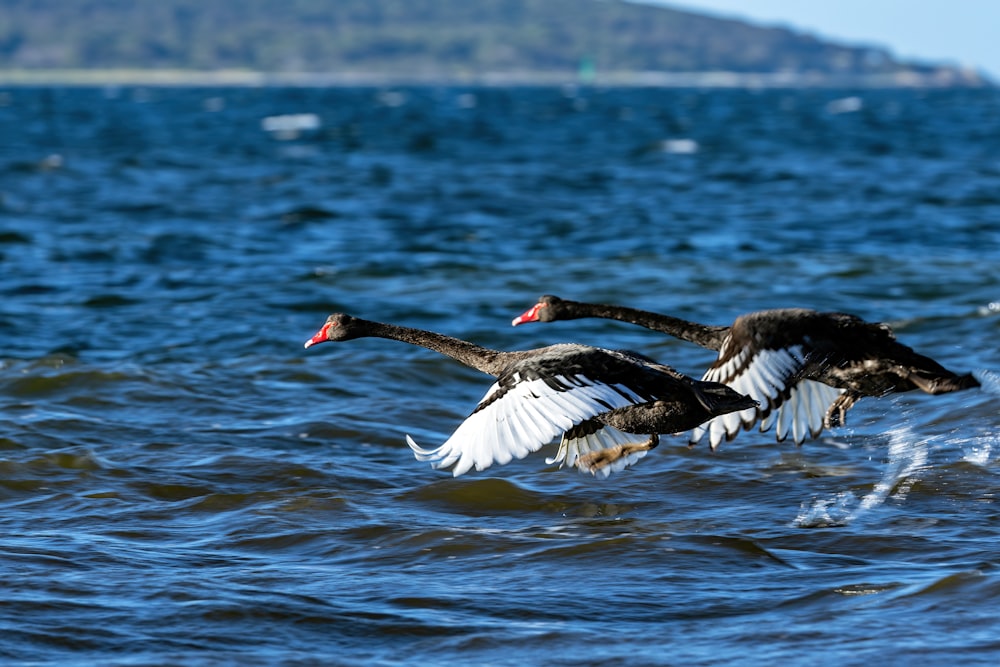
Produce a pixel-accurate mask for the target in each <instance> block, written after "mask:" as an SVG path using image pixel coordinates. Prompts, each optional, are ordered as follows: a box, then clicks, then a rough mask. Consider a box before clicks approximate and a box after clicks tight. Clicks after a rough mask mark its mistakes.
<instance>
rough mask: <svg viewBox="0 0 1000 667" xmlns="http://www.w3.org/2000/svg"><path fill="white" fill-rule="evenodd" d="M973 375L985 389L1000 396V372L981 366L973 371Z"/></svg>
mask: <svg viewBox="0 0 1000 667" xmlns="http://www.w3.org/2000/svg"><path fill="white" fill-rule="evenodd" d="M972 375H973V377H975V378H976V379H977V380H979V384H981V385H983V390H985V391H987V392H989V393H991V394H993V395H994V396H1000V373H997V372H996V371H990V370H986V369H985V368H981V369H978V370H974V371H972Z"/></svg>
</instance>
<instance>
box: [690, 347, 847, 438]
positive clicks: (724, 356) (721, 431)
mask: <svg viewBox="0 0 1000 667" xmlns="http://www.w3.org/2000/svg"><path fill="white" fill-rule="evenodd" d="M808 354H809V348H808V347H807V345H805V344H797V345H787V346H784V347H778V348H759V347H756V346H755V345H754V342H753V339H752V338H736V337H730V338H729V339H727V340H726V341H725V343H724V344H723V346H722V349H721V350H720V351H719V358H718V359H717V360H716V361H715V363H713V364H712V366H711V367H709V369H708V370H707V371H706V372H705V375H704V378H703V379H705V380H712V381H715V382H721V383H723V384H726V385H729V386H730V387H731V388H732V389H734V390H736V391H737V392H739V393H741V394H746V395H747V396H749V397H750V398H753V399H754V400H756V401H757V402H758V403H759V404H760V405H759V406H758V407H756V408H748V409H746V410H740V411H738V412H731V413H729V414H725V415H720V416H719V417H715V418H713V419H710V420H709V421H707V422H705V423H704V424H702V425H701V426H699V427H698V428H696V429H694V430H693V431H692V432H691V436H690V439H689V441H690V443H691V444H696V443H697V442H699V441H700V440H701V439H702V437H704V435H705V434H706V433H708V436H709V445H710V446H711V447H712V449H713V450H714V449H716V448H717V447H718V446H719V444H720V443H721V442H722V441H723V440H724V439H725V440H732V439H733V438H734V437H736V434H737V433H739V432H740V430H741V429H744V428H750V427H751V426H753V425H754V424H755V423H757V422H758V421H760V422H761V430H762V431H766V430H767V429H768V428H770V426H771V424H772V423H775V422H776V423H777V425H778V428H777V435H778V440H784V439H785V437H787V435H788V433H789V432H791V433H792V436H793V438H794V440H795V442H796V444H799V443H801V442H802V441H803V440H805V438H806V434H812V435H814V436H815V435H818V434H819V432H820V431H821V430H822V425H823V416H824V415H825V414H826V410H827V407H828V406H829V405H830V403H832V402H833V401H834V400H835V399H836V398H837V396H839V395H840V394H841V393H842V390H840V389H836V388H834V387H830V386H827V385H824V384H821V383H819V382H816V381H813V380H804V379H803V378H802V373H803V371H804V370H805V368H806V364H807V355H808Z"/></svg>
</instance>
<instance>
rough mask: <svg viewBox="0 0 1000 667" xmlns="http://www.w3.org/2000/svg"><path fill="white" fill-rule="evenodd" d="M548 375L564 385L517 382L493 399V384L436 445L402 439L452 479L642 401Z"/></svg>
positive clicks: (623, 391) (622, 391)
mask: <svg viewBox="0 0 1000 667" xmlns="http://www.w3.org/2000/svg"><path fill="white" fill-rule="evenodd" d="M554 379H555V380H556V381H557V383H562V384H563V385H564V386H569V389H556V388H553V387H551V386H549V385H548V384H546V382H545V381H544V380H542V379H534V380H521V381H520V382H517V383H516V384H515V385H514V386H513V387H511V388H510V389H509V390H508V391H507V392H506V393H505V394H503V395H502V396H500V397H499V398H496V399H494V398H493V394H495V393H496V392H497V391H499V389H500V387H499V384H498V383H494V384H493V386H492V387H490V389H489V391H487V392H486V395H485V396H484V397H483V400H482V401H480V407H479V408H477V409H476V411H475V412H473V413H472V415H470V416H469V417H468V418H467V419H466V420H465V421H464V422H462V423H461V424H460V425H459V427H458V428H457V429H456V430H455V432H454V433H452V435H451V437H450V438H448V440H446V441H445V442H444V443H443V444H442V445H441V446H440V447H437V448H435V449H424V448H423V447H420V446H419V445H418V444H417V443H416V442H414V441H413V439H412V438H411V437H410V436H406V442H407V444H408V445H409V446H410V448H411V449H412V450H413V454H414V456H415V457H416V459H417V460H418V461H428V462H430V464H431V466H432V467H434V468H438V469H440V468H448V467H450V466H454V468H453V469H452V474H453V475H454V476H455V477H458V476H459V475H462V474H464V473H466V472H468V471H469V470H471V469H472V468H473V467H474V468H475V469H476V470H485V469H486V468H488V467H489V466H491V465H493V464H494V463H500V464H504V463H508V462H509V461H510V460H511V459H512V458H523V457H525V456H527V455H528V454H529V453H531V452H535V451H538V450H539V449H541V448H542V447H543V446H544V445H547V444H548V443H549V442H551V441H552V439H553V438H555V437H556V436H557V435H560V434H562V433H565V432H566V431H568V430H570V429H571V428H573V426H575V425H577V424H579V423H580V422H583V421H586V420H587V419H590V418H591V417H595V416H597V415H599V414H602V413H605V412H607V411H608V410H609V409H615V408H623V407H627V406H629V405H635V404H638V403H641V402H642V399H641V398H640V397H639V396H638V395H636V394H635V393H634V392H632V391H630V390H629V389H628V388H626V387H624V386H622V385H614V386H612V385H608V384H604V383H597V382H593V381H591V380H589V379H587V378H584V377H581V376H579V375H577V376H574V377H572V378H566V377H563V376H557V377H555V378H554ZM633 440H634V438H633Z"/></svg>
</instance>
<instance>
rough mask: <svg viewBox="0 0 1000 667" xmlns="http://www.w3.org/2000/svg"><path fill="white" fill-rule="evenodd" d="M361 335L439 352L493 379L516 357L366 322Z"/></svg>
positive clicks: (423, 332) (436, 335)
mask: <svg viewBox="0 0 1000 667" xmlns="http://www.w3.org/2000/svg"><path fill="white" fill-rule="evenodd" d="M364 335H365V336H372V337H375V338H388V339H390V340H398V341H400V342H403V343H409V344H410V345H418V346H420V347H424V348H427V349H428V350H433V351H435V352H439V353H441V354H443V355H445V356H448V357H451V358H452V359H454V360H456V361H459V362H461V363H463V364H465V365H466V366H468V367H470V368H475V369H476V370H477V371H482V372H483V373H487V374H489V375H493V376H496V375H497V374H498V373H499V372H500V370H502V369H503V367H504V366H505V365H506V364H507V363H509V362H510V360H511V357H512V356H516V355H517V353H516V352H501V351H499V350H491V349H489V348H487V347H482V346H480V345H476V344H475V343H470V342H468V341H464V340H461V339H460V338H453V337H451V336H445V335H444V334H439V333H435V332H433V331H426V330H424V329H413V328H411V327H403V326H398V325H396V324H384V323H382V322H367V323H366V325H365V334H364Z"/></svg>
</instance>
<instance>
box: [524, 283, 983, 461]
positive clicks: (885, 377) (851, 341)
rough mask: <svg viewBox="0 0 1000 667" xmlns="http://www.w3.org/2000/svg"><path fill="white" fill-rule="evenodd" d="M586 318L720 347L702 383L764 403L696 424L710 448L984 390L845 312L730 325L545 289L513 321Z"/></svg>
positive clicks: (789, 311)
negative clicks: (873, 400) (891, 404)
mask: <svg viewBox="0 0 1000 667" xmlns="http://www.w3.org/2000/svg"><path fill="white" fill-rule="evenodd" d="M584 317H599V318H605V319H612V320H620V321H622V322H631V323H632V324H638V325H639V326H643V327H646V328H647V329H653V330H655V331H660V332H662V333H665V334H668V335H670V336H674V337H675V338H680V339H681V340H686V341H689V342H692V343H696V344H698V345H701V346H702V347H705V348H708V349H710V350H718V351H719V356H718V358H717V359H716V360H715V362H713V363H712V365H711V366H710V367H709V368H708V370H707V371H706V372H705V375H704V376H703V378H702V379H703V380H708V381H714V382H722V383H724V384H727V385H729V386H730V387H732V388H733V389H735V390H736V391H737V392H739V393H741V394H746V395H748V396H750V397H751V398H753V399H755V400H757V401H758V403H759V407H757V408H749V409H747V410H744V411H741V412H733V413H729V414H726V415H721V416H717V417H715V418H713V419H712V420H711V421H709V422H708V423H707V424H704V425H702V426H700V427H698V428H696V429H694V430H693V431H692V433H691V438H690V442H691V444H695V443H697V442H698V441H699V440H700V439H701V438H702V436H704V434H705V433H706V432H708V433H709V444H710V445H711V447H712V449H715V448H716V447H718V445H719V443H720V442H722V439H723V438H725V439H726V440H732V439H733V438H734V437H735V436H736V434H737V433H738V432H739V431H740V428H741V426H742V427H743V428H747V429H749V428H750V427H752V426H753V424H755V423H756V422H757V421H760V430H761V431H766V430H768V429H769V428H770V427H771V425H772V424H775V423H776V424H777V428H776V433H777V438H778V440H779V441H781V440H784V439H785V438H786V437H787V435H788V433H789V431H791V433H792V438H793V439H794V441H795V442H796V444H801V443H802V441H803V440H805V439H806V437H807V435H811V436H812V437H816V436H818V435H819V434H820V432H822V430H823V428H824V427H825V428H832V427H835V426H838V425H842V424H843V423H844V421H845V419H846V415H847V411H848V410H849V409H850V408H851V406H852V405H854V403H855V402H857V400H858V399H860V398H861V397H863V396H884V395H886V394H890V393H894V392H902V391H910V390H914V389H920V390H921V391H924V392H927V393H928V394H943V393H947V392H951V391H958V390H960V389H968V388H971V387H978V386H979V382H978V381H977V380H976V379H975V378H974V377H973V376H972V375H971V374H968V373H967V374H965V375H958V374H956V373H953V372H951V371H949V370H947V369H946V368H944V367H943V366H941V365H940V364H939V363H937V362H936V361H934V360H933V359H930V358H928V357H925V356H923V355H921V354H917V353H916V352H914V351H913V350H912V349H911V348H909V347H907V346H906V345H903V344H902V343H899V342H898V341H897V340H896V337H895V335H894V334H893V332H892V329H891V328H890V327H889V325H887V324H882V323H871V322H866V321H864V320H862V319H861V318H859V317H856V316H854V315H848V314H846V313H821V312H817V311H814V310H807V309H804V308H783V309H776V310H762V311H758V312H754V313H748V314H746V315H741V316H740V317H738V318H736V321H735V322H733V324H732V326H728V327H725V326H710V325H704V324H698V323H696V322H688V321H687V320H682V319H680V318H677V317H671V316H669V315H661V314H659V313H652V312H649V311H644V310H638V309H635V308H628V307H625V306H612V305H604V304H594V303H584V302H580V301H570V300H567V299H560V298H559V297H556V296H552V295H545V296H543V297H542V298H541V299H540V300H539V301H538V303H536V304H535V305H534V306H532V307H531V308H530V309H529V310H527V311H526V312H525V313H524V314H522V315H520V316H519V317H517V318H515V319H514V321H513V322H512V324H513V325H514V326H517V325H519V324H524V323H526V322H554V321H556V320H572V319H579V318H584Z"/></svg>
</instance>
